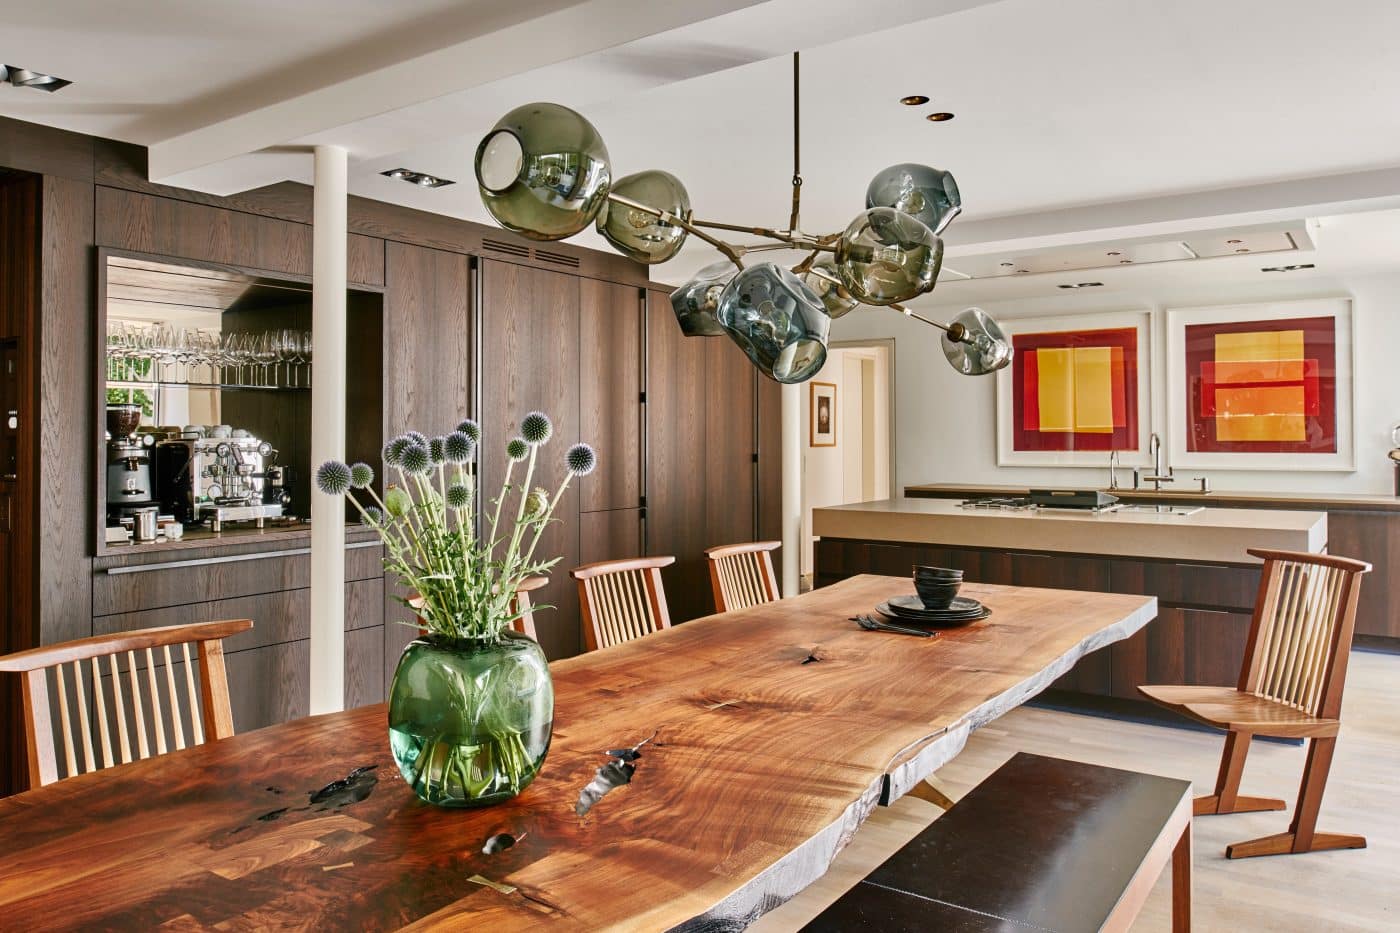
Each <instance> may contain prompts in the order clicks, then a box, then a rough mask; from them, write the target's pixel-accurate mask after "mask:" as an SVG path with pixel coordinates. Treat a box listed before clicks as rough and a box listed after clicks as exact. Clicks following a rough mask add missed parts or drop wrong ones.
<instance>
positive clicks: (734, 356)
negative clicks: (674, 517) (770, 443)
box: [672, 325, 762, 580]
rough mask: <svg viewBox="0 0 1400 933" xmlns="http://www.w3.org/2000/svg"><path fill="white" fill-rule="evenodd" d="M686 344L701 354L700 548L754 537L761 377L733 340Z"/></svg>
mask: <svg viewBox="0 0 1400 933" xmlns="http://www.w3.org/2000/svg"><path fill="white" fill-rule="evenodd" d="M672 326H673V327H674V325H672ZM688 349H689V350H690V351H691V352H696V351H703V352H704V354H705V394H704V396H703V407H704V410H705V460H704V477H705V536H706V539H707V540H706V542H705V547H714V546H715V545H718V544H740V543H743V542H745V541H753V540H755V539H756V536H757V534H758V526H757V512H756V509H755V507H754V506H755V503H756V502H757V495H758V484H757V479H758V472H757V466H756V465H755V463H754V454H756V453H757V452H758V451H757V438H756V431H757V426H758V418H757V416H758V412H757V405H758V398H757V391H758V380H759V379H760V378H762V377H760V376H759V375H758V372H757V370H755V369H754V367H753V364H751V363H750V362H749V359H748V357H747V356H745V355H744V352H743V351H742V350H740V349H739V347H738V346H737V345H736V344H735V343H734V342H733V341H732V340H728V339H723V338H718V337H716V338H712V339H706V340H699V339H694V340H690V345H689V348H688ZM706 573H707V574H708V567H707V568H706ZM706 579H707V580H708V579H709V578H708V576H707V577H706Z"/></svg>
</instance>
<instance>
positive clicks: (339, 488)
mask: <svg viewBox="0 0 1400 933" xmlns="http://www.w3.org/2000/svg"><path fill="white" fill-rule="evenodd" d="M316 488H317V489H319V490H321V491H322V492H323V493H325V494H326V495H328V496H343V495H345V493H346V492H348V491H349V489H350V468H349V467H348V466H346V465H345V464H344V463H342V462H341V461H339V460H327V461H326V462H325V463H323V464H321V465H320V466H319V467H317V468H316Z"/></svg>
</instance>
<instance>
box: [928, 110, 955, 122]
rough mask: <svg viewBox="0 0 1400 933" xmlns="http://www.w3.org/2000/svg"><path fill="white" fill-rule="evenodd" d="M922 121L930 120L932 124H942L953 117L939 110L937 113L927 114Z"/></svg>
mask: <svg viewBox="0 0 1400 933" xmlns="http://www.w3.org/2000/svg"><path fill="white" fill-rule="evenodd" d="M924 119H925V120H931V121H933V122H934V123H943V122H945V121H947V120H951V119H953V115H952V114H951V113H948V112H947V111H945V110H940V111H939V112H938V113H931V114H929V115H928V116H927V117H924Z"/></svg>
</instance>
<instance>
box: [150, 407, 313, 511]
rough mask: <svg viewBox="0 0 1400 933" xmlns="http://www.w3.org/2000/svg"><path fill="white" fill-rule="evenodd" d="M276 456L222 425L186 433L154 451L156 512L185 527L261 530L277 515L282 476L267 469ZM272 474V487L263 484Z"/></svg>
mask: <svg viewBox="0 0 1400 933" xmlns="http://www.w3.org/2000/svg"><path fill="white" fill-rule="evenodd" d="M276 457H277V451H276V450H274V449H273V447H272V445H271V444H269V443H268V442H267V441H264V440H259V439H258V438H256V437H253V436H252V435H251V434H249V433H248V432H247V431H231V430H229V429H228V427H227V426H225V425H219V426H216V427H211V428H207V429H206V428H197V427H191V428H187V429H186V430H185V431H184V432H183V433H182V434H181V436H180V438H178V439H171V440H164V441H161V442H160V443H159V444H157V445H156V476H157V488H158V489H159V492H160V504H161V509H162V511H168V512H170V513H171V514H173V515H174V516H175V520H176V521H178V522H181V523H182V524H185V525H200V524H203V523H204V522H205V521H208V522H209V525H210V528H211V529H212V530H213V531H222V530H223V527H224V525H225V524H226V523H228V522H245V521H251V522H254V523H255V524H256V525H257V527H259V528H262V527H263V525H264V524H265V522H266V520H267V519H269V518H277V517H280V516H281V515H282V510H283V506H284V504H285V502H284V500H285V498H286V496H285V489H284V488H283V487H282V486H281V477H282V471H281V470H280V469H279V468H277V467H274V466H272V464H273V461H275V460H276ZM269 468H270V472H271V473H272V477H273V479H274V480H275V481H276V482H275V484H271V485H270V484H269V482H268V474H269Z"/></svg>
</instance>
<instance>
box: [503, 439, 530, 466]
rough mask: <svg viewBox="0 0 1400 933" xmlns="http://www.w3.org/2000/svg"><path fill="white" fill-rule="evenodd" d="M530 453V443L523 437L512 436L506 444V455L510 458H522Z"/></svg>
mask: <svg viewBox="0 0 1400 933" xmlns="http://www.w3.org/2000/svg"><path fill="white" fill-rule="evenodd" d="M529 453H530V445H529V444H527V443H525V438H523V437H513V438H511V440H510V443H509V444H507V445H506V456H507V457H509V458H510V459H512V460H517V461H518V460H524V459H525V458H526V457H527V456H529Z"/></svg>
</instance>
